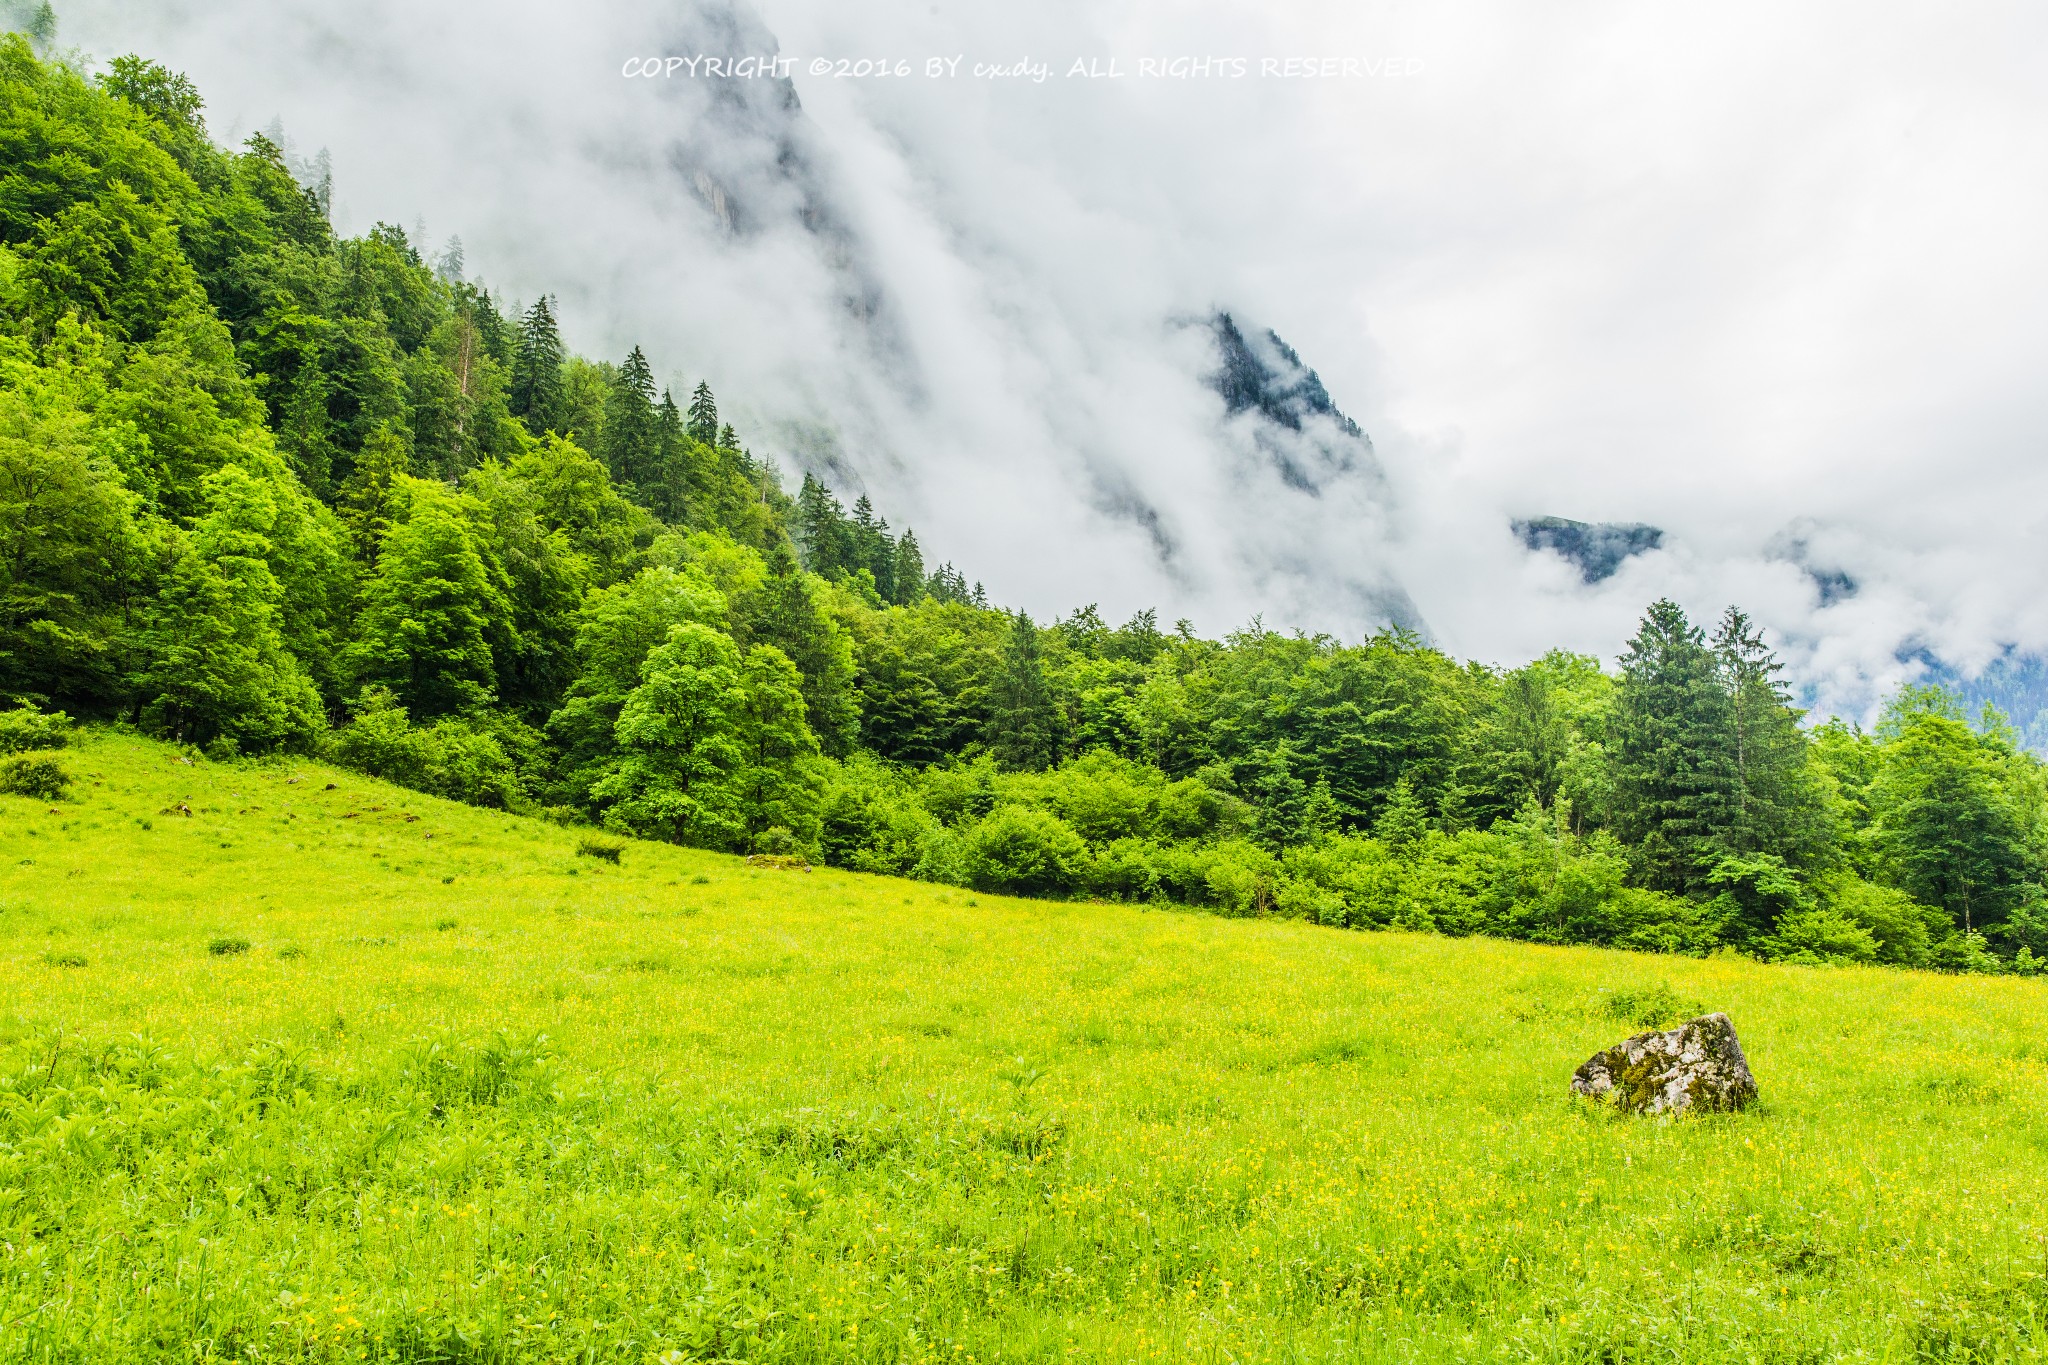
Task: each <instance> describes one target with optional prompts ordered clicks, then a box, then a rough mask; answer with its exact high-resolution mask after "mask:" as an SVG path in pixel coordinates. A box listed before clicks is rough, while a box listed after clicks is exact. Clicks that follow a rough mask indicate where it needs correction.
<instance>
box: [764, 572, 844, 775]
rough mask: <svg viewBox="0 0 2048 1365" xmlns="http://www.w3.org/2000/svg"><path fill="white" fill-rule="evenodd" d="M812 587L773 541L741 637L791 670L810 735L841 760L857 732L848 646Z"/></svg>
mask: <svg viewBox="0 0 2048 1365" xmlns="http://www.w3.org/2000/svg"><path fill="white" fill-rule="evenodd" d="M815 582H816V580H814V579H812V578H811V577H810V576H809V575H807V574H805V572H804V571H803V569H802V568H801V567H799V566H798V564H797V562H796V556H795V555H794V554H792V553H791V552H790V548H789V546H788V545H787V544H786V543H784V542H781V541H777V542H776V544H775V545H774V546H773V547H772V548H771V549H770V550H769V552H768V580H767V581H766V582H765V583H763V584H762V585H761V588H760V590H759V592H758V593H757V594H755V595H754V598H753V600H752V601H751V602H750V603H749V604H748V607H749V610H748V611H747V613H746V619H745V623H744V633H745V637H746V639H747V642H748V643H749V644H754V645H773V646H775V648H777V649H779V650H781V651H782V653H783V655H784V657H786V658H787V659H789V661H790V662H791V663H793V664H795V665H796V667H797V671H798V672H799V673H800V674H801V675H802V677H803V695H804V705H805V708H806V711H807V714H808V715H809V718H810V726H811V729H812V730H813V731H815V732H816V733H817V736H818V742H819V744H820V745H822V746H823V748H824V750H825V752H826V753H828V754H830V755H832V756H833V757H834V758H843V757H844V756H846V755H847V754H848V753H851V752H852V750H853V744H854V740H855V737H856V736H857V734H858V732H859V729H860V695H859V693H858V692H857V691H856V690H855V686H854V659H853V644H852V641H850V640H849V639H848V638H847V636H846V632H845V631H843V630H841V629H840V628H839V626H838V625H837V623H835V622H834V621H833V619H832V616H831V613H830V612H828V611H827V610H826V609H825V604H824V603H823V602H822V601H821V600H820V594H819V593H818V592H817V590H816V589H815V587H814V584H815Z"/></svg>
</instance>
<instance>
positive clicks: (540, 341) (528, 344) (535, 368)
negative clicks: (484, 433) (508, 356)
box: [508, 294, 564, 436]
mask: <svg viewBox="0 0 2048 1365" xmlns="http://www.w3.org/2000/svg"><path fill="white" fill-rule="evenodd" d="M508 397H509V401H510V407H511V409H512V415H513V416H514V417H517V418H518V419H519V420H520V421H522V422H524V423H526V429H527V430H528V431H530V432H532V433H533V434H534V435H535V436H544V435H546V434H547V433H548V432H549V431H550V430H552V429H558V428H560V427H561V426H562V423H563V415H564V414H563V411H562V398H563V394H562V333H561V329H560V328H559V327H558V326H557V325H556V323H555V310H554V305H553V303H552V302H551V301H550V300H549V298H548V296H547V295H545V294H543V295H541V296H540V298H538V299H536V300H535V301H534V305H533V307H531V308H529V309H527V310H526V316H525V317H524V318H522V319H520V323H519V343H518V345H517V347H516V348H515V349H514V351H513V353H512V384H511V393H510V394H509V395H508Z"/></svg>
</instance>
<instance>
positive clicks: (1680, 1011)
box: [1607, 981, 1706, 1028]
mask: <svg viewBox="0 0 2048 1365" xmlns="http://www.w3.org/2000/svg"><path fill="white" fill-rule="evenodd" d="M1704 1013H1706V1007H1705V1006H1704V1005H1702V1004H1700V1002H1699V1001H1697V1000H1687V999H1685V998H1684V997H1683V996H1681V995H1679V993H1678V992H1677V991H1675V990H1673V989H1671V983H1670V982H1668V981H1660V982H1658V983H1657V984H1656V985H1654V986H1645V987H1642V988H1640V989H1637V990H1632V991H1616V992H1615V993H1614V994H1613V995H1610V996H1609V997H1607V1017H1608V1018H1610V1019H1612V1020H1614V1021H1615V1022H1616V1023H1621V1024H1634V1025H1636V1026H1637V1027H1638V1028H1671V1027H1674V1026H1675V1025H1678V1024H1682V1023H1684V1022H1685V1021H1686V1020H1688V1019H1693V1018H1697V1017H1698V1016H1700V1015H1702V1014H1704Z"/></svg>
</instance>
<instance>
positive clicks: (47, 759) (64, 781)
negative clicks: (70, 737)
mask: <svg viewBox="0 0 2048 1365" xmlns="http://www.w3.org/2000/svg"><path fill="white" fill-rule="evenodd" d="M70 785H71V774H70V773H67V772H65V771H64V765H63V764H62V763H59V762H58V761H57V756H56V755H55V754H33V753H30V754H10V755H8V756H7V757H6V758H0V792H6V793H8V794H10V795H13V796H29V797H33V798H35V799H36V800H38V801H56V800H58V799H60V798H61V797H62V796H63V795H64V789H65V788H66V787H68V786H70Z"/></svg>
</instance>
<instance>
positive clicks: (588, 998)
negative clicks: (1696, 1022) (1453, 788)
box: [0, 732, 2048, 1362]
mask: <svg viewBox="0 0 2048 1365" xmlns="http://www.w3.org/2000/svg"><path fill="white" fill-rule="evenodd" d="M62 761H63V762H64V764H65V765H66V767H67V768H68V769H69V771H70V772H71V773H72V775H73V777H74V786H73V787H72V789H71V792H70V794H69V796H68V798H67V799H65V800H62V801H58V802H55V803H50V802H40V801H30V800H27V799H25V798H21V797H13V796H8V797H0V1360H5V1361H10V1362H11V1361H143V1360H180V1361H190V1360H228V1359H233V1360H241V1361H284V1360H293V1361H299V1360H314V1361H329V1360H332V1361H342V1360H378V1361H398V1360H403V1361H430V1360H432V1361H528V1360H533V1361H540V1360H548V1361H556V1360H560V1361H571V1360H573V1361H632V1362H673V1361H686V1360H689V1361H694V1360H748V1361H797V1360H822V1359H832V1360H872V1361H960V1362H992V1361H1046V1362H1053V1361H1100V1362H1111V1361H1151V1360H1159V1361H1217V1362H1226V1361H1228V1362H1247V1361H1269V1360H1270V1361H1320V1360H1349V1359H1370V1360H1380V1359H1392V1360H1457V1361H1468V1360H1491V1359H1515V1360H1520V1359H1542V1360H1573V1361H1600V1362H1622V1361H1645V1362H1647V1361H1664V1360H1744V1361H1794V1360H1797V1361H1823V1360H1836V1359H1858V1360H1870V1361H1908V1360H1958V1361H1960V1360H2005V1359H2039V1358H2040V1357H2041V1356H2042V1355H2043V1353H2044V1347H2048V1325H2044V1309H2048V1296H2044V1287H2043V1270H2044V1256H2048V1249H2044V1241H2043V1237H2044V1233H2048V1226H2044V1224H2048V1219H2044V1212H2048V1211H2044V1208H2043V1193H2044V1181H2043V1169H2044V1160H2048V1070H2044V1068H2048V1034H2044V1032H2043V1030H2042V1027H2041V1024H2042V1020H2043V1017H2044V1005H2048V984H2044V983H2042V982H2040V981H2038V980H2019V979H2012V978H1988V977H1946V976H1938V975H1932V974H1921V973H1910V972H1903V971H1895V970H1886V969H1877V968H1839V969H1825V968H1804V967H1792V966H1771V965H1765V964H1761V963H1757V962H1754V961H1749V960H1746V959H1735V958H1709V959H1699V960H1695V959H1685V958H1673V957H1651V956H1642V955H1632V954H1626V953H1619V952H1610V951H1601V950H1594V949H1582V948H1545V947H1535V946H1529V945H1526V944H1514V943H1507V942H1499V941H1493V940H1485V939H1452V938H1445V937H1434V936H1424V935H1411V934H1399V933H1358V932H1351V931H1345V930H1339V929H1329V928H1320V927H1316V926H1313V925H1306V924H1303V923H1299V922H1294V921H1286V922H1282V921H1270V920H1258V919H1224V918H1218V917H1214V916H1211V915H1206V914H1195V913H1184V912H1176V911H1170V910H1163V909H1151V910H1145V909H1140V908H1137V907H1133V906H1112V905H1102V904H1084V903H1060V902H1047V901H1022V900H1008V899H1003V898H999V897H994V896H987V895H980V896H977V895H974V894H971V893H967V892H963V891H960V890H957V889H950V888H946V887H939V886H934V885H930V884H924V883H913V882H906V881H896V880H891V879H888V878H882V877H871V876H860V875H855V874H851V873H843V872H833V871H825V870H819V871H812V872H801V871H787V870H781V869H775V868H762V867H750V866H749V865H748V864H747V863H745V862H744V861H742V860H740V859H738V858H734V857H727V856H723V855H717V854H711V853H703V852H696V851H691V850H688V849H683V848H678V847H673V846H669V845H663V844H653V843H629V844H627V845H626V847H625V848H624V850H623V853H622V855H621V856H620V857H619V860H618V861H617V862H616V864H614V863H612V862H609V861H606V860H605V859H603V858H602V857H593V856H585V855H579V853H578V851H577V850H578V845H579V842H580V841H581V840H583V839H585V838H587V837H588V831H578V830H574V829H565V828H562V827H560V826H557V825H553V824H549V823H544V822H540V821H534V820H526V819H520V818H515V817H512V816H508V815H503V814H497V813H493V812H489V811H484V810H480V809H476V808H472V807H467V806H460V805H455V804H451V803H448V802H443V801H439V800H436V799H433V798H430V797H424V796H420V795H417V794H414V793H410V792H406V791H402V790H400V789H398V788H395V787H388V786H384V785H381V784H379V783H377V782H374V781H372V780H370V779H367V778H364V777H361V776H358V775H355V774H352V773H348V772H343V771H341V770H336V769H328V768H324V767H321V766H319V765H315V764H311V763H306V764H297V763H289V762H278V763H270V764H247V765H237V764H224V763H210V762H207V761H206V760H203V759H195V760H190V761H188V760H187V759H186V758H185V757H184V756H183V755H182V754H181V753H180V751H178V750H175V749H173V748H171V747H169V746H166V745H161V744H156V743H152V742H149V741H145V740H141V739H137V738H134V737H131V736H128V735H125V734H119V733H112V732H97V733H94V734H90V735H87V736H84V737H82V739H81V741H80V743H79V744H77V745H76V746H74V747H73V748H71V749H68V750H65V751H64V752H63V755H62ZM330 784H331V785H330ZM1694 1007H1704V1008H1710V1009H1725V1010H1726V1011H1728V1012H1729V1013H1730V1014H1731V1015H1732V1016H1733V1018H1734V1020H1735V1022H1736V1024H1737V1026H1738V1028H1739V1029H1740V1031H1741V1035H1742V1039H1743V1043H1744V1045H1745V1047H1746V1049H1747V1051H1748V1054H1749V1058H1750V1061H1751V1064H1752V1065H1753V1067H1754V1068H1755V1070H1756V1073H1757V1076H1758V1080H1759V1083H1760V1085H1761V1088H1762V1101H1761V1103H1760V1105H1759V1106H1758V1107H1756V1108H1755V1109H1753V1110H1751V1111H1749V1112H1747V1113H1744V1114H1741V1115H1734V1116H1726V1117H1715V1118H1682V1119H1678V1120H1675V1121H1643V1120H1630V1119H1624V1118H1621V1117H1618V1116H1616V1115H1614V1114H1611V1113H1608V1112H1605V1111H1603V1110H1601V1109H1598V1108H1595V1107H1592V1106H1590V1105H1588V1104H1586V1103H1584V1102H1581V1101H1576V1100H1574V1099H1572V1098H1570V1097H1569V1095H1568V1094H1567V1090H1566V1083H1567V1080H1568V1078H1569V1076H1570V1074H1571V1071H1572V1069H1573V1068H1574V1067H1575V1066H1576V1065H1577V1064H1578V1063H1579V1062H1581V1061H1583V1060H1584V1059H1585V1058H1586V1057H1587V1056H1588V1055H1589V1054H1590V1053H1591V1052H1593V1051H1594V1050H1595V1049H1597V1048H1599V1047H1601V1046H1604V1045H1606V1044H1608V1043H1611V1042H1613V1041H1615V1040H1616V1039H1617V1038H1620V1037H1622V1036H1625V1035H1626V1034H1628V1033H1630V1032H1633V1031H1636V1029H1637V1027H1638V1025H1639V1024H1643V1023H1649V1022H1665V1021H1666V1020H1667V1019H1669V1018H1675V1017H1677V1015H1678V1014H1682V1013H1683V1012H1686V1011H1688V1010H1690V1009H1692V1008H1694Z"/></svg>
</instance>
